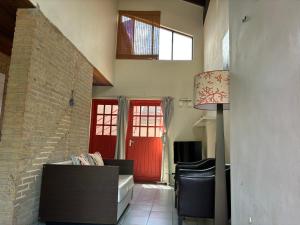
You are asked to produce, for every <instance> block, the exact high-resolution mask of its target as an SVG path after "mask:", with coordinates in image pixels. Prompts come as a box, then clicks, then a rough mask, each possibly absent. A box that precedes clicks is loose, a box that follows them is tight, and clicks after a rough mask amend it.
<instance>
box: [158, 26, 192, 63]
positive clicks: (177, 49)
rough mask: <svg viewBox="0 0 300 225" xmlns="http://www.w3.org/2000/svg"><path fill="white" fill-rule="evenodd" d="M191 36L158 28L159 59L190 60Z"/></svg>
mask: <svg viewBox="0 0 300 225" xmlns="http://www.w3.org/2000/svg"><path fill="white" fill-rule="evenodd" d="M192 59H193V38H192V37H191V36H188V35H186V34H182V33H179V32H176V31H173V30H170V29H166V28H163V27H161V28H160V39H159V60H192Z"/></svg>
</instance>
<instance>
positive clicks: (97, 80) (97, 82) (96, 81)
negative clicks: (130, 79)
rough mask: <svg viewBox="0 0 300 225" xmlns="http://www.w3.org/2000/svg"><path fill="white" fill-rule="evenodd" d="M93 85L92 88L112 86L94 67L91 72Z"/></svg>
mask: <svg viewBox="0 0 300 225" xmlns="http://www.w3.org/2000/svg"><path fill="white" fill-rule="evenodd" d="M93 85H94V86H113V85H112V84H111V83H110V82H109V81H108V80H107V79H106V78H105V76H104V75H103V74H102V73H101V72H100V71H99V70H97V68H95V67H94V71H93Z"/></svg>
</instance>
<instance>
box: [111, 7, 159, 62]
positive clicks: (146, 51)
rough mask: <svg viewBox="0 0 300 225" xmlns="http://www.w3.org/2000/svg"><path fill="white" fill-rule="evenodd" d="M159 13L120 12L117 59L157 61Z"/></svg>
mask: <svg viewBox="0 0 300 225" xmlns="http://www.w3.org/2000/svg"><path fill="white" fill-rule="evenodd" d="M159 27H160V12H159V11H120V12H119V26H118V42H117V59H158V51H159V48H158V46H159Z"/></svg>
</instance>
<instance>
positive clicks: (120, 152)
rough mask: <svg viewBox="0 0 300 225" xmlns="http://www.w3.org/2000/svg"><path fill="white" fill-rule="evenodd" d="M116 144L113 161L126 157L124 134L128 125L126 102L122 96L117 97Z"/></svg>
mask: <svg viewBox="0 0 300 225" xmlns="http://www.w3.org/2000/svg"><path fill="white" fill-rule="evenodd" d="M118 105H119V110H118V121H117V143H116V150H115V159H125V157H126V133H127V124H128V100H127V98H126V97H124V96H120V97H118Z"/></svg>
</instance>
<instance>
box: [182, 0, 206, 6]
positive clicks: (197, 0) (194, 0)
mask: <svg viewBox="0 0 300 225" xmlns="http://www.w3.org/2000/svg"><path fill="white" fill-rule="evenodd" d="M184 1H186V2H190V3H193V4H196V5H200V6H203V7H204V6H205V0H184Z"/></svg>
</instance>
